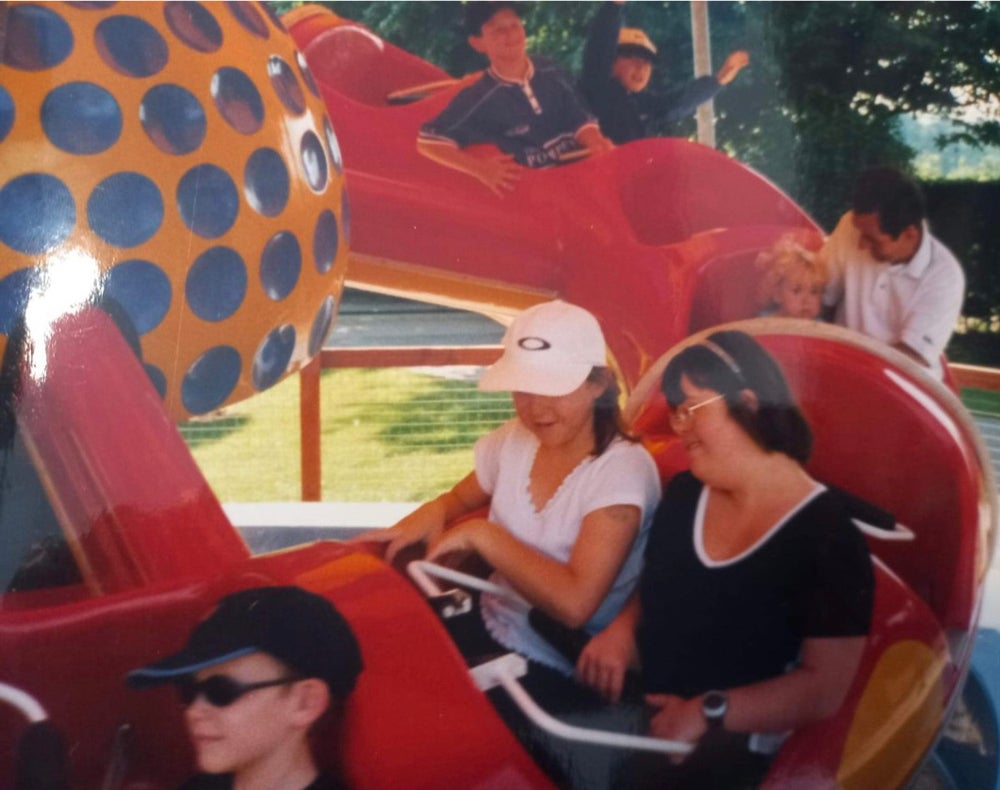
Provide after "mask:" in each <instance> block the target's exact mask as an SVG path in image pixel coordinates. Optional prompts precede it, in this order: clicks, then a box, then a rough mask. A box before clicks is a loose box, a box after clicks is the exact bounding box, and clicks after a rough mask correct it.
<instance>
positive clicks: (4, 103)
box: [0, 85, 14, 142]
mask: <svg viewBox="0 0 1000 790" xmlns="http://www.w3.org/2000/svg"><path fill="white" fill-rule="evenodd" d="M13 125H14V100H13V99H12V98H11V96H10V94H9V93H8V92H7V89H6V88H5V87H4V86H3V85H0V142H3V139H4V138H5V137H6V136H7V135H8V134H10V130H11V127H12V126H13Z"/></svg>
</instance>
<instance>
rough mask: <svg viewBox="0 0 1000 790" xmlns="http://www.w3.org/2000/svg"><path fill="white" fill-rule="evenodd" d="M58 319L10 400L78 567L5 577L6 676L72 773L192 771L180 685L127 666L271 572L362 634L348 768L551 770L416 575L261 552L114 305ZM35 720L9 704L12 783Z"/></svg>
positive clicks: (397, 772)
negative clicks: (39, 576)
mask: <svg viewBox="0 0 1000 790" xmlns="http://www.w3.org/2000/svg"><path fill="white" fill-rule="evenodd" d="M56 326H57V328H58V331H57V332H53V335H52V337H51V338H49V339H48V340H49V342H47V343H46V344H45V345H44V347H42V345H41V344H40V343H36V346H35V347H34V355H33V356H31V357H30V359H29V360H28V361H29V362H33V363H35V364H34V366H29V365H28V363H27V362H26V363H25V369H24V375H23V376H22V377H21V381H20V383H19V384H18V385H17V386H16V388H15V389H16V392H17V393H18V396H17V398H16V403H15V407H14V411H15V415H14V416H15V417H16V420H17V424H18V426H19V429H20V430H21V431H23V434H24V436H25V439H26V441H25V445H26V446H28V449H29V453H28V455H29V456H30V459H31V463H33V465H34V468H35V469H36V470H37V473H38V476H39V477H41V478H42V479H43V480H44V483H45V491H46V495H47V497H48V499H49V501H50V504H51V505H52V509H53V510H54V511H55V512H56V514H57V520H58V529H59V531H61V534H62V536H63V538H64V540H65V542H66V543H67V544H68V545H69V546H70V548H71V550H72V551H71V554H72V561H73V562H75V565H76V567H77V568H78V570H79V578H80V581H79V582H78V583H71V584H64V585H63V586H62V587H54V588H45V587H42V588H38V587H35V586H33V587H31V588H26V589H23V590H19V591H6V590H5V591H3V592H0V646H2V649H0V684H4V685H5V686H9V687H12V688H13V689H15V690H19V691H21V692H23V693H24V694H26V695H28V697H30V698H31V699H33V700H36V701H37V703H38V705H40V706H41V708H42V709H43V710H44V711H46V712H47V713H48V715H49V717H50V719H51V721H52V722H53V723H54V725H55V726H56V727H58V729H59V730H60V731H61V732H62V733H63V734H64V735H65V737H66V739H67V742H68V745H69V749H68V754H69V757H70V765H69V771H70V775H71V781H72V786H73V787H80V788H92V787H105V786H113V787H125V788H129V790H139V788H143V790H164V789H165V788H168V787H176V786H177V785H178V783H179V782H180V781H181V780H182V779H183V778H184V777H185V776H186V775H189V774H190V773H191V772H192V771H193V760H192V754H191V750H190V747H189V746H188V744H187V739H186V737H185V735H184V728H183V725H182V719H181V708H180V707H179V706H178V705H177V704H176V702H175V701H174V697H173V694H172V693H171V689H169V688H163V689H156V690H150V691H136V690H133V689H130V688H128V687H127V686H126V684H125V676H126V674H127V672H128V671H129V670H131V669H134V668H135V667H137V666H140V665H143V664H146V663H148V662H150V661H152V660H155V659H157V658H159V657H162V656H164V655H167V654H168V653H171V652H173V651H175V650H176V649H177V648H178V647H179V646H180V645H181V644H183V643H184V641H185V639H186V638H187V634H188V633H189V632H190V630H191V628H192V627H193V626H194V624H195V623H196V622H198V620H199V619H200V618H201V617H202V616H204V614H205V613H206V612H207V611H208V610H209V609H210V608H211V606H212V605H213V604H214V602H215V601H217V600H218V599H219V598H220V597H221V596H222V595H224V594H226V593H228V592H231V591H233V590H236V589H241V588H244V587H250V586H258V585H274V584H295V585H299V586H302V587H305V588H306V589H309V590H312V591H314V592H317V593H319V594H321V595H324V596H325V597H328V598H329V599H330V600H332V601H333V602H334V603H335V604H336V605H337V607H338V608H339V609H340V610H341V611H342V612H343V614H344V616H345V617H346V618H347V619H348V621H349V622H350V623H351V626H352V628H353V629H354V631H355V633H356V635H357V637H358V641H359V643H360V645H361V652H362V655H363V658H364V662H365V669H364V671H363V672H362V675H361V677H360V678H359V681H358V686H357V688H356V689H355V691H354V693H353V694H352V695H351V697H350V698H349V700H348V703H347V706H346V711H345V719H344V728H343V731H342V732H340V733H321V734H320V735H321V738H320V740H319V742H318V743H317V751H318V756H319V757H320V758H321V759H323V760H328V761H334V762H337V763H339V765H338V772H339V773H341V774H342V775H343V776H344V777H345V778H346V780H347V782H348V785H349V786H350V787H352V788H356V789H357V790H365V789H370V790H376V789H377V788H384V787H412V788H419V787H425V788H429V787H443V786H453V787H510V786H516V787H528V788H541V787H549V786H550V783H549V781H548V779H547V778H546V777H545V775H544V774H543V773H542V772H541V770H540V769H539V768H538V767H537V766H535V764H534V763H533V762H532V761H531V759H530V758H529V757H528V755H527V754H526V753H525V752H524V751H523V750H522V749H521V747H520V745H519V744H518V743H517V741H516V739H515V738H514V736H513V735H512V734H511V733H510V732H509V731H508V730H507V729H506V727H505V726H504V725H503V723H502V721H501V720H500V719H499V717H498V716H497V715H496V714H495V713H494V711H493V709H492V707H491V706H490V705H489V702H488V701H487V700H486V699H485V698H484V697H483V695H482V694H481V693H480V692H479V691H478V689H477V688H476V687H475V685H474V684H473V682H472V680H471V679H470V678H469V676H468V673H467V671H466V668H465V665H464V662H463V661H462V659H461V657H460V656H459V654H458V651H457V650H456V649H455V647H454V645H453V644H452V643H451V641H450V640H449V639H448V637H447V635H446V633H445V631H444V629H443V628H442V627H441V625H440V624H439V623H438V622H437V620H436V618H435V617H434V615H433V613H432V612H431V610H430V609H429V608H428V607H427V606H426V604H425V603H424V601H423V600H422V599H421V598H420V597H419V596H418V594H417V593H416V592H415V591H414V590H413V589H412V588H411V586H410V585H409V584H407V583H406V582H405V581H404V580H403V579H402V578H400V577H399V576H398V574H396V572H395V571H393V570H392V569H391V568H390V567H389V566H387V565H385V564H384V563H382V562H381V561H379V560H377V559H375V558H373V557H371V556H369V555H368V554H366V553H364V552H361V551H358V550H357V549H356V548H354V547H349V546H345V545H342V544H336V543H332V542H326V543H317V544H313V545H311V546H305V547H299V548H296V549H293V550H287V551H284V552H279V553H275V554H270V555H262V556H255V557H251V556H250V555H249V552H248V551H247V549H246V546H245V545H244V544H243V541H242V540H241V538H240V536H239V534H238V533H237V532H236V531H235V530H234V529H233V527H232V525H231V524H230V523H229V521H228V519H227V518H226V516H225V513H224V512H223V511H222V508H221V507H220V506H219V504H218V502H217V501H216V499H215V497H214V496H213V495H212V493H211V491H210V489H209V488H208V486H207V484H206V483H205V481H204V478H202V477H201V475H200V473H199V471H198V469H197V466H196V465H195V464H194V461H193V460H192V458H191V456H190V452H189V451H188V450H187V448H186V447H185V446H184V443H183V441H182V440H181V438H180V437H179V435H178V434H177V429H176V427H175V426H174V425H173V424H172V423H171V422H170V420H169V419H168V418H167V416H166V414H165V412H164V411H163V407H162V404H161V403H160V401H159V397H158V396H157V394H156V392H155V390H154V389H153V387H152V385H151V384H150V382H149V381H148V379H147V378H146V375H145V373H144V371H143V368H142V366H141V364H140V362H139V360H138V359H136V357H135V356H134V354H133V352H132V350H131V349H130V348H129V347H128V345H127V344H126V343H125V341H124V340H123V339H122V337H121V335H120V334H119V332H118V330H117V329H116V327H115V326H114V324H113V323H112V321H111V320H110V319H109V318H108V316H107V315H105V314H104V313H103V312H102V311H100V310H98V309H96V308H88V309H84V310H82V311H80V312H79V313H76V314H70V315H67V316H66V317H65V318H64V319H62V320H61V321H59V322H58V323H57V324H56ZM11 354H13V352H11ZM38 371H41V373H39V372H38ZM0 461H4V462H6V459H4V458H2V457H0ZM3 526H11V528H12V529H13V528H15V527H18V526H23V525H18V524H8V523H6V522H5V523H4V524H3ZM7 537H10V536H9V535H7ZM60 584H62V581H60ZM24 730H25V721H24V716H23V715H22V714H21V713H20V712H18V711H17V710H16V709H15V708H13V707H11V706H8V705H2V704H0V787H8V786H11V782H10V778H11V777H12V776H13V761H14V748H13V745H14V743H15V742H16V741H17V740H18V738H19V737H20V735H21V733H23V732H24ZM456 734H457V736H456Z"/></svg>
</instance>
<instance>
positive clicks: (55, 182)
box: [0, 173, 76, 255]
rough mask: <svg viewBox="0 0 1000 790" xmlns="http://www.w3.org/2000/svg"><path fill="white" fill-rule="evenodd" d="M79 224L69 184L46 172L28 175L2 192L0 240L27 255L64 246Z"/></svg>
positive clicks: (10, 184) (0, 197)
mask: <svg viewBox="0 0 1000 790" xmlns="http://www.w3.org/2000/svg"><path fill="white" fill-rule="evenodd" d="M75 224H76V204H75V203H74V202H73V195H72V194H71V193H70V191H69V189H67V188H66V185H65V184H63V182H62V181H60V180H59V179H58V178H56V177H55V176H50V175H47V174H46V173H26V174H25V175H23V176H18V177H17V178H15V179H12V180H11V181H8V182H7V183H6V184H5V185H4V187H3V189H0V241H2V242H3V243H4V244H6V245H7V246H8V247H10V248H11V249H14V250H17V251H18V252H23V253H24V254H25V255H38V254H39V253H42V252H48V251H49V250H51V249H54V248H55V247H58V246H59V245H60V244H62V243H63V242H64V241H65V240H66V237H67V236H69V234H70V233H71V232H72V231H73V226H74V225H75Z"/></svg>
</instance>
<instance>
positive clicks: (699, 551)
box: [691, 483, 826, 568]
mask: <svg viewBox="0 0 1000 790" xmlns="http://www.w3.org/2000/svg"><path fill="white" fill-rule="evenodd" d="M708 491H709V488H708V486H707V485H703V486H702V489H701V493H700V494H699V495H698V507H697V508H696V509H695V513H694V530H693V531H692V534H691V540H692V542H693V543H694V553H695V555H696V556H697V557H698V561H699V562H701V564H702V565H704V566H705V567H706V568H725V567H727V566H729V565H735V564H736V563H737V562H741V561H742V560H744V559H746V558H747V557H749V556H750V555H751V554H753V553H754V552H756V551H757V550H758V549H760V548H761V547H762V546H764V544H765V543H767V542H768V541H769V540H770V539H771V538H772V537H774V535H776V534H777V533H778V531H779V530H780V529H781V528H782V527H783V526H784V525H785V524H786V523H788V521H789V520H790V519H791V518H792V517H793V516H794V515H795V514H796V513H798V512H799V511H800V510H802V508H804V507H805V506H806V505H808V504H809V503H810V502H812V501H813V500H814V499H815V498H816V497H818V496H819V495H820V494H822V493H823V492H824V491H826V486H825V485H823V484H822V483H816V484H815V486H814V488H813V490H812V491H810V492H809V493H808V494H806V495H805V496H804V497H803V498H802V499H801V500H799V502H798V503H796V504H795V505H793V506H792V507H791V508H790V509H789V510H788V512H787V513H785V515H783V516H782V517H781V518H779V519H778V520H777V521H776V522H775V523H774V525H773V526H772V527H771V528H770V529H769V530H768V531H767V532H765V533H764V534H763V535H762V536H761V537H760V539H759V540H758V541H757V542H756V543H754V544H753V545H752V546H750V547H749V548H748V549H746V550H744V551H742V552H740V553H739V554H737V555H736V556H735V557H730V558H729V559H726V560H713V559H712V558H711V557H709V556H708V552H706V551H705V508H706V507H707V505H708Z"/></svg>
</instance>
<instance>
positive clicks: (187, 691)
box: [177, 675, 301, 708]
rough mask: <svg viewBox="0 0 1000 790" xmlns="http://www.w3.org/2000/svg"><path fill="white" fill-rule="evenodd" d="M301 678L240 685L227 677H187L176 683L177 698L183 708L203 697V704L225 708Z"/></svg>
mask: <svg viewBox="0 0 1000 790" xmlns="http://www.w3.org/2000/svg"><path fill="white" fill-rule="evenodd" d="M298 680H301V678H296V677H287V678H278V679H276V680H262V681H260V682H259V683H240V682H239V681H238V680H233V679H232V678H231V677H229V676H228V675H212V676H211V677H207V678H205V679H204V680H195V679H194V678H193V677H187V678H184V679H183V680H179V681H178V682H177V696H178V697H180V699H181V702H182V703H184V705H185V706H187V705H190V704H191V703H192V702H194V701H195V700H196V699H198V697H204V698H205V702H207V703H208V704H209V705H212V706H213V707H216V708H225V707H227V706H228V705H232V704H233V703H234V702H236V700H238V699H239V698H240V697H242V696H243V695H244V694H246V693H248V692H250V691H256V690H257V689H266V688H269V687H271V686H284V685H287V684H289V683H295V682H297V681H298Z"/></svg>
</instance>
